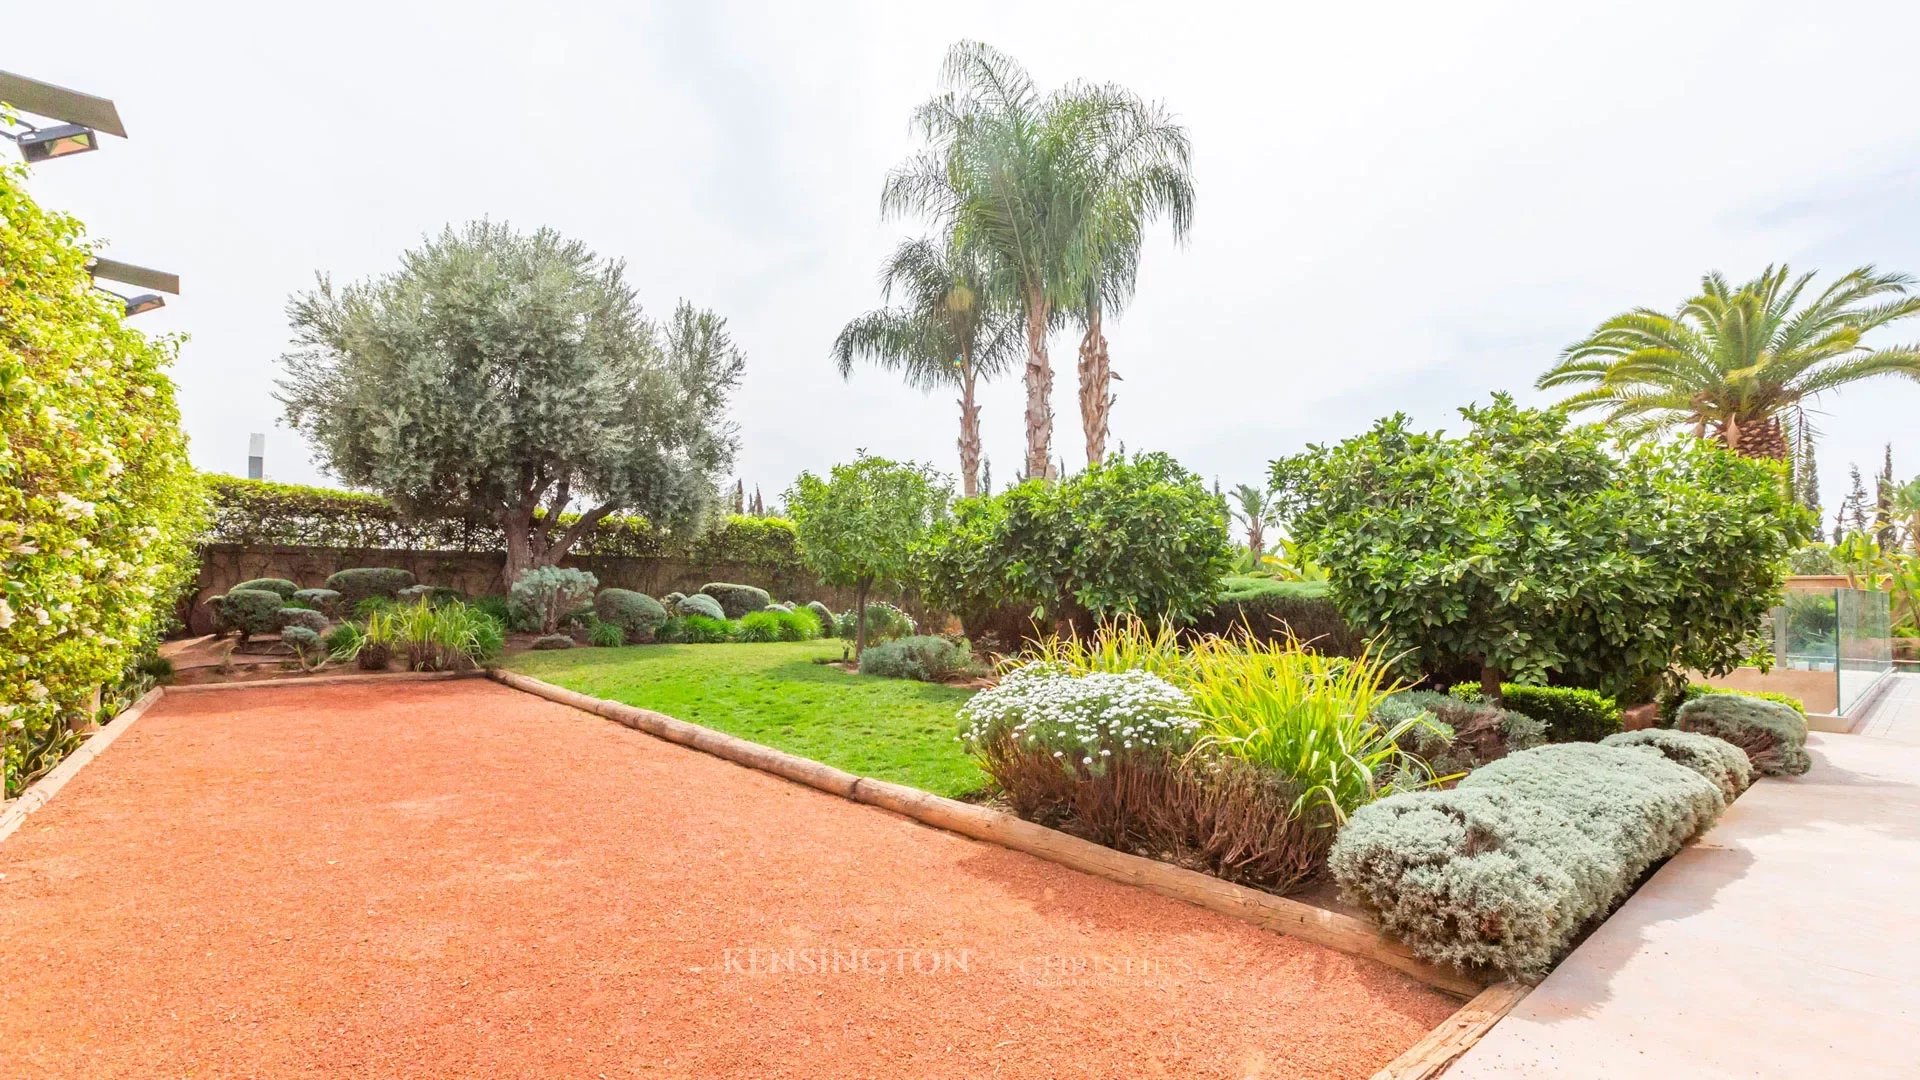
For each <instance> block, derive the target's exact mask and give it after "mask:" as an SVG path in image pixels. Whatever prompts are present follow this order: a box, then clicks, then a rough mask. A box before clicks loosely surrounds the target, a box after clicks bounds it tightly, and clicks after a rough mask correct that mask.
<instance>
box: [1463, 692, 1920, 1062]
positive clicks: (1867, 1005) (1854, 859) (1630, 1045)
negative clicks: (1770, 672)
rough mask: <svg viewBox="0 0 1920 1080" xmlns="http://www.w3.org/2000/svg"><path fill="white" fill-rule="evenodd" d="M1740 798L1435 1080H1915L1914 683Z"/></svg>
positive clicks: (1919, 1029) (1917, 878)
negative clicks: (1802, 769)
mask: <svg viewBox="0 0 1920 1080" xmlns="http://www.w3.org/2000/svg"><path fill="white" fill-rule="evenodd" d="M1894 678H1895V679H1896V680H1897V681H1896V682H1895V683H1894V685H1893V686H1891V687H1889V688H1888V690H1887V692H1885V693H1884V694H1883V695H1882V697H1881V698H1880V700H1879V701H1878V702H1877V703H1876V704H1875V706H1874V707H1873V709H1871V710H1869V712H1868V713H1867V714H1865V715H1864V716H1863V717H1862V719H1861V722H1860V724H1859V725H1858V726H1857V727H1856V729H1855V730H1856V731H1858V732H1861V734H1853V735H1821V734H1816V735H1814V736H1813V737H1812V738H1810V739H1809V740H1808V743H1809V748H1810V749H1811V750H1812V752H1813V757H1814V767H1813V770H1812V771H1811V772H1809V773H1808V774H1807V775H1806V776H1803V777H1797V778H1794V779H1790V780H1782V779H1772V780H1767V781H1764V782H1762V783H1760V784H1758V785H1756V786H1755V787H1754V788H1753V789H1752V790H1750V791H1748V792H1747V793H1746V794H1745V795H1743V796H1741V797H1740V800H1739V801H1738V802H1736V803H1735V804H1734V805H1733V807H1732V808H1731V809H1729V810H1728V811H1727V814H1726V816H1725V817H1723V818H1722V819H1721V820H1720V823H1719V824H1718V825H1716V826H1715V827H1714V828H1713V829H1712V830H1711V831H1709V832H1708V833H1707V834H1706V835H1705V836H1703V837H1701V839H1700V840H1699V841H1698V842H1697V843H1695V844H1694V845H1693V846H1692V847H1689V848H1688V849H1687V850H1685V851H1682V852H1681V853H1680V854H1679V855H1677V856H1675V857H1674V858H1673V859H1672V860H1671V861H1669V862H1668V863H1667V865H1666V866H1665V867H1663V868H1662V869H1661V870H1660V872H1659V873H1658V874H1656V875H1654V877H1653V879H1652V880H1651V881H1649V882H1647V884H1646V885H1644V886H1643V887H1642V888H1641V889H1640V891H1639V892H1637V893H1635V894H1634V896H1633V898H1632V899H1630V900H1629V901H1627V903H1626V905H1625V906H1624V907H1622V908H1621V909H1620V911H1619V912H1618V913H1616V914H1615V915H1614V916H1613V917H1612V918H1611V919H1609V920H1607V922H1606V923H1605V925H1603V926H1602V927H1601V928H1600V929H1599V930H1598V931H1596V932H1595V933H1594V935H1593V936H1592V937H1591V938H1589V939H1588V940H1587V941H1586V942H1585V943H1584V944H1582V945H1581V946H1580V948H1579V949H1578V950H1576V951H1575V952H1574V953H1573V955H1572V956H1570V957H1568V958H1567V960H1566V961H1565V962H1564V963H1562V964H1561V965H1560V967H1559V968H1558V969H1557V970H1555V971H1554V973H1553V974H1552V975H1551V976H1549V977H1548V978H1547V980H1546V982H1544V983H1542V984H1541V985H1540V987H1539V988H1537V989H1536V990H1535V991H1534V992H1533V993H1532V995H1530V996H1529V997H1528V998H1527V999H1526V1000H1525V1001H1523V1002H1522V1003H1521V1004H1520V1006H1519V1007H1518V1008H1517V1009H1515V1010H1514V1012H1513V1013H1512V1014H1511V1015H1510V1016H1508V1017H1507V1018H1506V1019H1505V1020H1502V1021H1501V1022H1500V1023H1499V1024H1497V1025H1495V1027H1494V1028H1493V1030H1492V1031H1491V1032H1489V1033H1488V1035H1487V1037H1486V1038H1485V1039H1484V1040H1482V1041H1481V1042H1480V1043H1479V1045H1477V1046H1476V1047H1474V1048H1473V1049H1472V1050H1470V1051H1468V1053H1467V1054H1466V1055H1465V1056H1464V1057H1463V1058H1461V1059H1460V1061H1459V1062H1458V1063H1457V1064H1456V1065H1455V1066H1454V1067H1453V1069H1452V1070H1451V1071H1449V1072H1448V1073H1447V1077H1448V1080H1469V1078H1487V1077H1542V1076H1554V1077H1595V1078H1598V1077H1607V1078H1610V1080H1617V1078H1620V1077H1635V1076H1646V1077H1663V1078H1664V1077H1679V1076H1684V1077H1688V1078H1689V1080H1705V1078H1712V1077H1847V1078H1849V1080H1864V1078H1868V1077H1903V1078H1910V1077H1913V1076H1916V1075H1920V675H1899V676H1894Z"/></svg>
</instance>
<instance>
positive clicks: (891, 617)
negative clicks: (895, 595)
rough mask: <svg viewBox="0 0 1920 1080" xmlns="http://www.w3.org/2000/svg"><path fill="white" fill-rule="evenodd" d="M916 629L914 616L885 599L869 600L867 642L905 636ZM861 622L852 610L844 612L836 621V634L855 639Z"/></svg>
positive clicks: (876, 642)
mask: <svg viewBox="0 0 1920 1080" xmlns="http://www.w3.org/2000/svg"><path fill="white" fill-rule="evenodd" d="M914 629H915V625H914V621H913V616H911V615H909V614H907V613H906V612H904V611H901V610H900V609H899V608H897V607H894V606H893V605H892V604H889V603H887V602H886V601H885V600H870V601H868V602H867V644H868V645H875V644H878V643H880V642H884V641H892V640H894V639H895V638H903V637H906V636H907V635H908V634H911V633H913V631H914ZM858 630H859V623H858V622H857V620H856V617H855V614H854V613H853V612H851V611H848V612H844V613H843V614H841V615H840V617H839V618H838V619H836V620H835V621H834V631H835V633H836V635H837V636H838V637H840V638H842V639H844V640H846V641H852V640H854V637H855V635H856V632H857V631H858Z"/></svg>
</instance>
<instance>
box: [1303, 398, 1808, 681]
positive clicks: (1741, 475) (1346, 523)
mask: <svg viewBox="0 0 1920 1080" xmlns="http://www.w3.org/2000/svg"><path fill="white" fill-rule="evenodd" d="M1460 412H1461V415H1462V416H1464V417H1465V418H1466V420H1467V423H1468V425H1469V430H1468V431H1467V432H1466V433H1465V434H1464V435H1462V436H1460V437H1456V438H1449V437H1447V436H1445V435H1442V434H1438V433H1419V432H1415V431H1412V430H1411V429H1410V428H1409V426H1408V421H1407V418H1406V417H1405V416H1404V415H1396V416H1393V417H1389V418H1387V419H1384V420H1381V421H1379V422H1378V423H1377V424H1375V425H1374V427H1373V430H1371V431H1369V432H1368V433H1366V434H1364V435H1361V436H1358V437H1356V438H1352V439H1348V440H1346V441H1345V442H1342V443H1340V444H1338V445H1335V446H1313V447H1310V448H1308V450H1307V452H1306V453H1304V454H1300V455H1298V456H1295V457H1291V458H1287V459H1285V460H1282V461H1277V462H1275V463H1274V464H1273V469H1272V480H1273V486H1274V488H1275V490H1276V492H1277V494H1278V497H1279V500H1280V505H1281V508H1282V512H1283V513H1284V514H1285V515H1286V516H1287V517H1288V519H1289V524H1290V525H1291V528H1292V530H1293V534H1294V535H1295V536H1296V537H1297V538H1298V539H1299V540H1300V542H1301V543H1302V544H1303V545H1304V546H1305V548H1306V550H1307V551H1308V552H1309V553H1310V554H1311V555H1312V557H1313V558H1314V559H1315V560H1317V561H1318V562H1321V563H1323V564H1325V565H1326V567H1327V574H1328V579H1329V582H1330V584H1331V587H1332V591H1333V598H1334V600H1335V601H1336V602H1337V603H1338V604H1339V605H1340V607H1341V609H1342V610H1343V612H1344V613H1345V614H1346V616H1347V618H1348V619H1349V620H1350V621H1351V622H1352V623H1353V624H1354V627H1355V629H1357V630H1359V631H1361V632H1362V633H1368V634H1373V633H1378V634H1380V635H1382V636H1383V637H1384V638H1385V639H1386V642H1387V644H1388V647H1389V648H1390V649H1391V650H1392V651H1394V652H1404V654H1405V659H1406V662H1407V663H1408V664H1409V665H1410V666H1412V667H1414V668H1415V669H1417V670H1419V671H1420V672H1422V673H1424V674H1427V675H1433V676H1444V677H1453V676H1455V675H1458V674H1464V673H1467V672H1474V673H1477V674H1478V675H1479V676H1480V682H1481V685H1482V686H1483V687H1484V688H1485V689H1486V690H1487V691H1488V692H1489V694H1491V695H1496V696H1497V695H1498V693H1499V687H1500V683H1501V682H1502V680H1504V679H1508V678H1511V679H1514V680H1515V681H1523V682H1547V681H1552V682H1554V683H1563V684H1571V685H1576V686H1585V687H1590V688H1593V689H1598V690H1603V691H1606V692H1608V693H1612V694H1616V695H1619V696H1622V697H1625V698H1628V699H1630V700H1646V699H1647V698H1648V697H1649V696H1650V695H1651V693H1652V692H1653V690H1654V689H1655V686H1656V684H1657V683H1658V682H1660V681H1662V680H1667V681H1672V680H1675V679H1677V678H1679V677H1680V675H1681V673H1684V672H1686V671H1688V670H1697V671H1704V672H1707V673H1709V674H1721V673H1724V672H1726V671H1729V670H1731V669H1732V668H1733V667H1735V666H1736V665H1738V664H1739V663H1740V662H1741V661H1742V660H1744V659H1745V658H1746V657H1748V656H1749V655H1752V651H1753V650H1754V648H1755V647H1756V645H1757V644H1758V642H1757V637H1756V635H1757V634H1758V633H1759V631H1760V630H1761V628H1762V626H1763V620H1764V619H1765V617H1766V614H1767V612H1768V610H1769V609H1770V608H1771V607H1772V606H1773V605H1774V604H1776V603H1778V602H1779V599H1780V592H1781V586H1782V583H1783V581H1784V577H1785V573H1786V559H1787V556H1788V555H1789V554H1790V553H1791V552H1792V551H1793V550H1794V549H1795V548H1797V547H1798V546H1799V544H1800V543H1801V542H1802V541H1803V540H1804V539H1805V537H1806V534H1807V529H1808V524H1809V522H1808V520H1807V515H1806V513H1805V511H1804V510H1802V509H1801V508H1800V507H1799V506H1798V505H1797V504H1796V503H1795V502H1794V501H1793V499H1792V497H1791V495H1790V494H1789V492H1788V490H1787V485H1786V482H1785V476H1784V473H1783V471H1782V469H1781V467H1780V466H1778V465H1777V464H1775V463H1773V462H1768V461H1762V460H1756V459H1752V458H1742V457H1739V456H1738V455H1736V454H1734V453H1731V452H1729V451H1728V450H1726V449H1724V448H1723V447H1720V446H1717V445H1714V444H1712V443H1708V442H1703V441H1699V440H1690V439H1683V440H1675V441H1664V442H1651V441H1643V442H1639V443H1637V444H1632V445H1628V446H1624V447H1621V448H1619V449H1617V450H1616V449H1614V448H1613V447H1611V446H1610V444H1609V438H1608V435H1607V433H1606V432H1605V431H1604V430H1602V429H1601V428H1599V427H1592V426H1588V427H1576V426H1573V425H1571V424H1570V423H1569V421H1568V419H1567V417H1566V416H1565V414H1564V413H1562V412H1559V411H1541V410H1531V409H1521V408H1518V407H1516V406H1515V405H1514V404H1513V402H1512V400H1511V399H1510V398H1508V397H1506V396H1505V395H1496V396H1495V398H1494V401H1493V403H1492V404H1491V405H1489V406H1487V407H1485V408H1472V407H1469V408H1465V409H1462V410H1460Z"/></svg>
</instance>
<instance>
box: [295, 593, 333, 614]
mask: <svg viewBox="0 0 1920 1080" xmlns="http://www.w3.org/2000/svg"><path fill="white" fill-rule="evenodd" d="M293 598H294V599H295V600H297V601H299V602H300V603H302V604H304V605H306V606H307V607H310V608H312V609H313V610H315V611H317V612H319V613H320V614H322V615H325V616H327V617H328V618H338V617H339V615H340V612H341V611H342V610H344V609H343V608H342V607H341V606H340V594H339V593H337V592H334V591H333V590H332V589H301V590H300V591H298V592H296V593H294V594H293Z"/></svg>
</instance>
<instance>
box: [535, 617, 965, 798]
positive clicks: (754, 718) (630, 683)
mask: <svg viewBox="0 0 1920 1080" xmlns="http://www.w3.org/2000/svg"><path fill="white" fill-rule="evenodd" d="M840 653H841V646H840V643H839V642H837V641H802V642H780V643H775V644H765V645H635V646H629V647H627V648H620V649H592V648H581V649H569V650H566V651H563V652H541V653H525V654H522V655H519V656H514V657H511V658H510V659H509V660H508V661H507V664H506V666H507V667H509V668H511V669H513V670H514V671H520V672H525V673H526V674H528V675H532V676H533V677H535V678H537V679H544V680H546V681H547V682H550V683H553V684H555V685H556V686H564V687H566V688H567V689H569V690H577V691H579V692H580V693H583V694H591V695H593V696H594V697H600V698H607V699H608V700H611V701H620V702H624V703H626V704H628V705H638V706H640V707H642V708H647V709H653V710H655V711H656V712H663V713H666V714H667V715H668V716H672V717H676V718H678V719H681V720H685V721H687V722H688V723H690V724H702V725H705V726H707V727H710V728H715V729H717V730H720V731H725V732H727V733H729V734H733V735H738V736H740V737H741V738H743V739H752V740H753V741H754V742H757V743H764V744H766V745H768V746H773V747H778V748H779V749H781V750H785V751H788V752H789V753H794V754H799V755H800V756H802V757H808V758H812V759H814V760H815V761H822V762H825V763H827V764H828V765H832V766H834V767H836V768H841V769H845V770H847V771H848V772H851V773H855V774H857V775H860V776H871V777H875V778H876V779H880V780H892V781H894V782H896V783H901V784H910V785H912V786H914V787H917V788H920V789H922V790H924V791H931V792H934V793H935V794H939V795H964V794H967V793H968V792H972V791H976V790H978V789H979V788H981V787H982V786H983V785H984V784H985V782H986V778H985V777H984V776H983V775H982V774H981V772H980V770H979V768H978V767H977V766H975V765H974V763H973V760H972V759H971V758H969V757H968V756H967V755H966V754H965V753H964V752H962V750H961V749H960V743H959V741H958V740H957V739H955V738H954V736H955V734H957V733H958V731H959V724H958V723H957V722H956V721H955V719H954V713H955V712H956V711H957V710H958V709H959V708H960V704H961V703H962V702H964V701H965V700H967V698H968V697H970V696H971V695H972V691H969V690H960V689H956V688H954V687H950V686H938V685H932V684H928V683H921V682H913V681H912V680H909V679H883V678H878V677H875V676H867V675H855V674H853V673H852V672H848V671H842V670H841V669H839V668H836V667H829V666H827V665H824V664H816V663H814V662H813V661H814V659H815V658H816V657H824V658H830V659H835V660H837V659H839V658H840Z"/></svg>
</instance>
